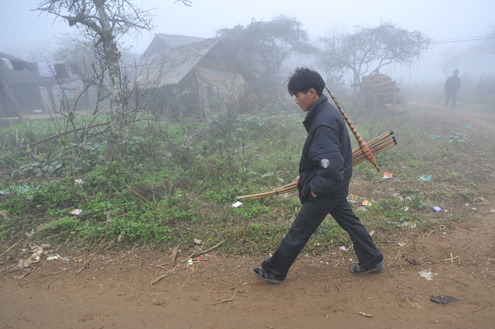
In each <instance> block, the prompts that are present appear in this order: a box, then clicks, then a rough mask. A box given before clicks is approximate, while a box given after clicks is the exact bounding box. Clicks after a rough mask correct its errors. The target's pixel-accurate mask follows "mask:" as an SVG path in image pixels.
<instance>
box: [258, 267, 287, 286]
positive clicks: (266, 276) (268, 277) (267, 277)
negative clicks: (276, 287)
mask: <svg viewBox="0 0 495 329" xmlns="http://www.w3.org/2000/svg"><path fill="white" fill-rule="evenodd" d="M251 272H253V273H254V275H256V277H257V278H258V279H261V280H264V281H266V282H270V283H282V281H284V279H285V278H283V277H281V276H278V275H275V274H271V273H268V272H267V271H265V270H264V269H263V268H262V267H257V268H251Z"/></svg>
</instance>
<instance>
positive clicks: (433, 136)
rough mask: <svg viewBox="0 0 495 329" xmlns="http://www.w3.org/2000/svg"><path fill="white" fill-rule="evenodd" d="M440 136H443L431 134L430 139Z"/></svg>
mask: <svg viewBox="0 0 495 329" xmlns="http://www.w3.org/2000/svg"><path fill="white" fill-rule="evenodd" d="M440 138H442V136H440V135H431V136H430V139H440Z"/></svg>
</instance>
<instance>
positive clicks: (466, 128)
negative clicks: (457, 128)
mask: <svg viewBox="0 0 495 329" xmlns="http://www.w3.org/2000/svg"><path fill="white" fill-rule="evenodd" d="M462 129H464V130H469V129H471V126H470V125H464V126H462Z"/></svg>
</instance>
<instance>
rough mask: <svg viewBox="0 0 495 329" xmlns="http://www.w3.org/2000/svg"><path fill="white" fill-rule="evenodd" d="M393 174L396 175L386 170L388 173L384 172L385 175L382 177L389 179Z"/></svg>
mask: <svg viewBox="0 0 495 329" xmlns="http://www.w3.org/2000/svg"><path fill="white" fill-rule="evenodd" d="M393 176H394V174H393V173H391V172H386V173H384V174H383V177H382V178H384V179H389V178H392V177H393Z"/></svg>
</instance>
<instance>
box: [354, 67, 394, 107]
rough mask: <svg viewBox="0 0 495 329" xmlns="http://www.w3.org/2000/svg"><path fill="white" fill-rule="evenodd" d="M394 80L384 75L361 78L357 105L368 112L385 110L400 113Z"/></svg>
mask: <svg viewBox="0 0 495 329" xmlns="http://www.w3.org/2000/svg"><path fill="white" fill-rule="evenodd" d="M399 90H400V89H399V88H397V84H396V82H395V80H392V78H391V77H389V76H388V75H385V74H373V75H370V76H363V78H362V82H361V87H360V91H359V95H358V100H357V105H358V106H359V107H361V108H365V109H369V110H377V109H380V108H385V109H387V110H389V111H391V112H394V113H402V112H403V108H402V105H401V104H400V98H399V97H398V95H397V93H398V92H399Z"/></svg>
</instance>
